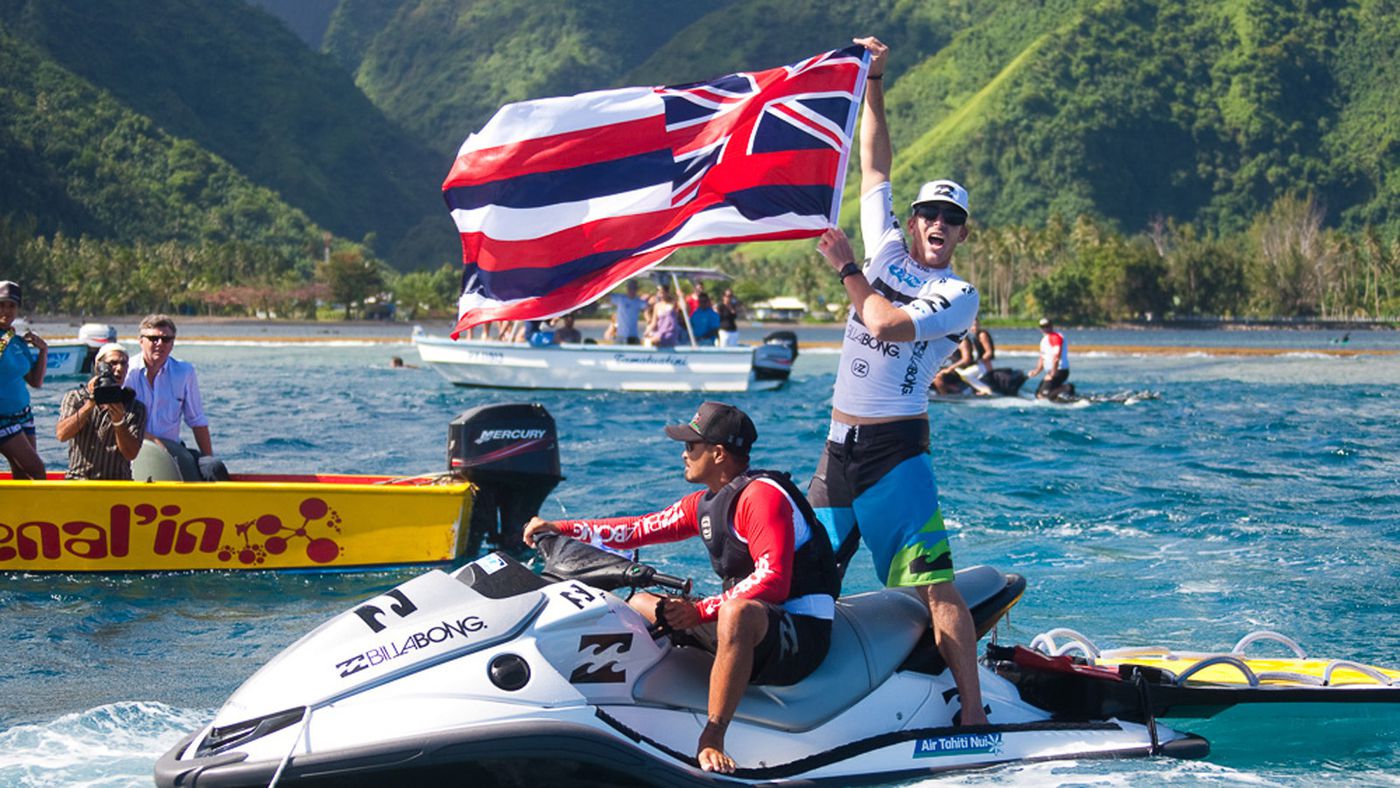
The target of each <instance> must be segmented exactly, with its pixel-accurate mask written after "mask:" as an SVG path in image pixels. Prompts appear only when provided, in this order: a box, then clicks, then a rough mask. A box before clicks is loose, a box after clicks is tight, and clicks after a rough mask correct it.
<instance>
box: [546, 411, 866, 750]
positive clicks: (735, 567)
mask: <svg viewBox="0 0 1400 788" xmlns="http://www.w3.org/2000/svg"><path fill="white" fill-rule="evenodd" d="M666 435H667V436H668V437H670V438H673V439H674V440H678V441H684V442H685V449H684V451H683V453H682V455H681V457H682V459H683V460H684V463H685V479H686V481H688V482H695V483H698V484H703V485H705V487H706V489H705V490H697V491H695V492H693V493H691V494H690V495H687V496H685V497H684V498H682V499H681V500H679V501H677V502H675V503H673V504H671V505H670V506H668V507H667V508H665V509H663V510H661V511H660V512H656V513H653V514H647V515H643V516H640V517H614V518H609V519H603V520H561V521H555V522H549V521H545V520H541V519H540V518H539V517H535V518H532V519H531V520H530V522H529V523H528V524H527V525H526V526H525V543H526V544H528V545H530V546H531V547H533V546H534V544H535V538H536V537H537V536H540V535H543V534H544V533H550V532H555V533H562V534H564V535H566V536H572V537H574V538H576V539H579V540H581V541H589V542H593V543H595V544H598V543H601V544H603V545H605V546H607V547H612V548H633V547H639V546H641V545H646V544H656V543H659V542H677V541H680V540H682V539H688V538H690V537H693V536H699V537H700V538H701V539H703V540H704V542H705V547H706V548H707V549H708V550H709V553H710V564H711V565H712V566H713V567H714V569H715V572H716V573H717V574H718V575H719V576H720V578H721V579H722V580H723V581H724V589H725V590H724V591H723V593H720V594H717V595H715V596H710V597H705V598H704V599H699V600H692V599H687V598H685V597H674V596H673V597H664V598H663V597H659V596H656V595H653V594H648V593H638V594H636V595H635V596H633V597H632V599H631V601H630V602H629V604H630V605H631V606H632V608H633V609H635V610H637V611H638V612H639V613H641V614H642V615H643V616H645V617H646V618H647V619H648V620H649V621H651V622H652V623H653V624H655V623H657V620H658V619H662V620H664V622H665V624H666V625H668V626H669V627H670V628H671V629H673V630H676V635H675V636H674V642H676V643H678V644H685V645H695V646H699V647H700V648H704V649H706V650H708V651H710V652H712V653H713V654H714V655H715V661H714V667H713V668H712V669H711V671H710V693H709V710H708V712H709V719H708V722H707V724H706V726H705V729H704V731H702V732H701V734H700V742H699V745H698V747H697V754H696V759H697V760H698V761H699V763H700V767H701V768H702V769H704V770H706V771H716V772H723V773H726V774H728V773H732V772H733V771H734V769H735V763H734V760H733V759H732V758H730V757H729V755H727V754H726V753H725V751H724V734H725V730H726V728H727V727H728V726H729V721H730V720H731V719H732V718H733V716H734V711H735V709H737V708H738V706H739V699H740V697H741V696H742V695H743V693H744V688H745V686H747V685H748V684H767V685H779V686H785V685H790V684H796V683H797V682H798V681H800V680H802V679H803V678H805V677H806V676H807V675H808V674H810V673H811V672H812V671H813V670H815V669H816V668H817V667H818V666H819V665H821V662H822V659H823V658H824V657H825V656H826V652H827V649H828V648H829V647H830V645H831V620H832V617H833V616H834V615H835V609H836V597H837V596H838V595H839V593H840V580H839V579H838V576H837V573H836V562H835V559H834V558H833V556H832V550H831V543H830V541H829V540H828V538H827V535H826V529H824V528H822V527H821V526H820V524H819V523H818V521H817V519H816V515H815V514H814V513H813V512H812V508H811V506H810V505H809V504H808V503H807V499H806V498H805V497H804V496H803V495H802V492H801V491H800V490H798V488H797V487H796V485H794V484H793V483H792V481H791V480H790V479H789V478H788V475H787V474H786V473H779V472H775V471H761V470H750V469H749V451H750V449H752V447H753V444H754V441H755V440H756V439H757V438H758V430H757V429H756V428H755V427H754V424H753V421H752V420H751V419H749V417H748V416H747V415H746V414H745V413H744V412H743V411H741V410H739V409H738V408H736V407H734V406H732V405H726V404H723V403H719V402H706V403H704V404H702V405H701V406H700V409H699V410H698V411H697V412H696V413H695V416H694V417H693V418H692V419H691V420H690V422H689V423H687V424H673V425H670V426H668V427H666Z"/></svg>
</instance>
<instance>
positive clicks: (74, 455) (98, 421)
mask: <svg viewBox="0 0 1400 788" xmlns="http://www.w3.org/2000/svg"><path fill="white" fill-rule="evenodd" d="M129 365H130V359H129V358H128V356H127V353H126V348H123V347H122V346H121V345H118V344H116V343H115V342H113V343H112V344H109V345H104V346H103V347H102V349H101V350H99V351H97V358H96V359H95V360H94V361H93V365H92V369H93V373H94V374H93V376H92V379H91V380H89V381H88V382H87V384H86V385H83V386H78V387H77V388H75V389H73V390H72V391H70V392H68V393H67V394H65V395H64V397H63V405H62V406H61V407H60V408H59V415H58V426H57V428H55V430H54V432H55V434H56V435H57V437H58V439H59V440H60V441H63V442H65V443H68V472H67V473H66V474H64V477H65V478H68V479H106V480H123V481H130V480H131V461H132V460H134V459H136V455H137V453H139V452H140V451H141V439H142V438H144V437H145V435H146V406H145V405H143V404H141V403H140V402H139V401H138V400H137V399H136V392H134V391H132V390H131V389H129V388H124V387H123V386H122V380H123V379H124V378H125V377H126V371H127V367H128V366H129Z"/></svg>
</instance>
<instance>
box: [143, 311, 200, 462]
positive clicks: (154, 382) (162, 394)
mask: <svg viewBox="0 0 1400 788" xmlns="http://www.w3.org/2000/svg"><path fill="white" fill-rule="evenodd" d="M138 336H139V337H140V340H139V341H140V342H141V355H140V357H138V358H134V359H132V360H131V369H130V370H128V371H127V373H126V383H125V384H126V386H127V388H130V389H132V390H134V391H135V392H136V398H137V399H138V400H140V401H141V403H142V404H144V405H145V406H146V436H147V438H148V439H151V438H159V439H162V440H163V441H164V444H165V448H166V449H167V450H169V451H170V453H171V456H172V457H173V458H174V460H175V462H176V463H177V464H178V465H179V466H180V472H181V475H182V476H183V477H184V478H185V480H186V481H189V480H192V479H200V478H209V479H212V478H214V477H215V476H216V475H222V470H221V469H222V463H219V462H218V461H217V460H215V459H214V443H213V441H212V440H211V439H210V437H209V417H207V416H205V415H204V400H203V398H202V397H201V396H200V393H199V377H198V375H196V374H195V370H194V364H191V363H189V362H188V361H181V360H179V359H177V358H173V357H172V356H171V355H170V354H171V352H172V351H173V350H174V349H175V321H174V320H172V319H171V318H170V316H169V315H161V314H155V315H147V316H146V317H144V318H142V320H141V325H140V327H139V329H138ZM181 422H183V423H185V424H188V425H189V428H190V432H191V433H192V434H193V435H194V440H195V445H196V446H198V447H199V453H198V455H196V454H195V453H194V452H192V451H190V449H189V448H188V447H186V446H185V445H184V444H183V443H182V442H181V441H180V424H181Z"/></svg>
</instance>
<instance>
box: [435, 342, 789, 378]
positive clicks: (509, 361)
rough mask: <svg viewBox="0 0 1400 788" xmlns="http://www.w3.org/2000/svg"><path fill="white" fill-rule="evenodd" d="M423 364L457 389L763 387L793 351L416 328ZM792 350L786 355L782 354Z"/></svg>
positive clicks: (779, 374) (782, 373)
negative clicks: (565, 340) (545, 341)
mask: <svg viewBox="0 0 1400 788" xmlns="http://www.w3.org/2000/svg"><path fill="white" fill-rule="evenodd" d="M413 343H414V345H415V346H417V348H418V354H419V356H420V357H421V358H422V359H423V363H425V364H427V365H429V366H431V367H432V368H433V369H435V370H437V371H438V373H439V374H441V375H442V376H443V377H444V378H447V380H448V381H450V382H452V383H453V384H455V385H458V386H482V387H490V388H512V389H582V390H598V391H765V390H769V389H776V388H778V387H779V386H782V385H783V383H785V382H786V381H787V373H788V372H790V371H791V366H792V361H791V355H790V351H789V350H788V349H787V348H782V347H781V346H776V345H759V346H756V347H738V348H719V347H675V348H665V349H661V348H648V347H641V346H634V345H573V344H567V345H552V346H547V347H535V346H531V345H525V344H520V343H511V342H494V341H478V340H473V341H454V340H451V339H448V338H446V337H434V336H429V335H426V334H418V333H415V334H414V337H413ZM784 353H787V356H786V358H785V359H784V358H783V354H784Z"/></svg>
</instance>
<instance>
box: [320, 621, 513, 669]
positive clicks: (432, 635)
mask: <svg viewBox="0 0 1400 788" xmlns="http://www.w3.org/2000/svg"><path fill="white" fill-rule="evenodd" d="M483 629H486V622H485V621H482V620H481V619H480V618H478V617H477V616H466V617H465V618H461V619H458V620H456V621H443V622H441V623H439V624H437V625H436V626H431V627H428V628H427V629H425V630H423V631H422V632H414V633H413V634H412V635H409V636H407V637H405V638H404V639H403V640H402V641H395V642H393V643H390V644H389V645H387V646H379V647H377V648H372V649H370V650H369V651H366V652H364V653H363V654H356V655H355V656H353V657H351V658H350V659H347V660H343V661H341V662H337V663H335V666H336V667H337V668H339V669H340V677H341V678H345V677H346V676H349V675H351V674H354V673H359V672H360V671H362V670H365V669H367V668H372V667H374V666H375V665H382V664H384V663H385V662H390V661H392V660H396V659H398V658H399V657H402V656H405V655H407V654H409V653H410V652H412V651H417V650H418V649H423V648H427V647H428V646H431V645H433V644H434V643H443V642H446V641H449V640H454V639H456V638H459V637H460V638H468V637H470V635H469V634H468V633H471V632H480V631H481V630H483Z"/></svg>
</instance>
